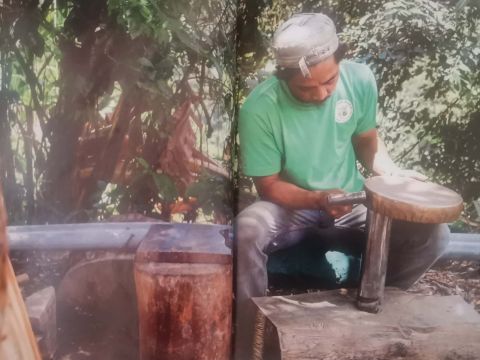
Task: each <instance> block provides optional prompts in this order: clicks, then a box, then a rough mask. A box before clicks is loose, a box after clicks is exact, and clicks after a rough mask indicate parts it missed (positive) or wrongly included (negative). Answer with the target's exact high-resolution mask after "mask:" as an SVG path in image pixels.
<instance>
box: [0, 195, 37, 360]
mask: <svg viewBox="0 0 480 360" xmlns="http://www.w3.org/2000/svg"><path fill="white" fill-rule="evenodd" d="M6 225H7V215H6V211H5V206H4V203H3V195H2V193H1V190H0V359H8V360H39V359H40V353H39V351H38V348H37V343H36V341H35V337H34V335H33V332H32V327H31V325H30V322H29V321H28V315H27V310H26V308H25V304H24V302H23V299H22V295H21V293H20V289H19V288H18V284H17V281H16V278H15V274H14V272H13V268H12V264H11V263H10V260H9V258H8V247H7V235H6Z"/></svg>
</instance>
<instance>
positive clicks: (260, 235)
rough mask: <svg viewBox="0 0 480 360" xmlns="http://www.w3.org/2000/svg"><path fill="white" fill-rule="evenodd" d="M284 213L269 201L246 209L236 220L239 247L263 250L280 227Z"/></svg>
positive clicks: (256, 203) (259, 202)
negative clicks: (269, 238) (270, 236)
mask: <svg viewBox="0 0 480 360" xmlns="http://www.w3.org/2000/svg"><path fill="white" fill-rule="evenodd" d="M282 211H284V210H283V209H281V208H280V207H279V206H278V205H276V204H273V203H271V202H268V201H258V202H255V203H254V204H252V205H250V206H249V207H247V208H245V209H244V210H243V211H242V212H241V213H240V214H238V216H237V217H236V219H235V225H234V226H235V236H236V240H237V246H238V247H240V248H243V247H251V246H253V245H257V246H259V248H261V249H262V250H263V248H264V247H265V246H266V245H267V243H266V241H268V239H267V238H268V237H269V235H271V234H272V233H274V232H275V230H276V229H275V228H276V227H278V223H279V221H280V220H279V218H280V217H281V216H282V214H281V213H282Z"/></svg>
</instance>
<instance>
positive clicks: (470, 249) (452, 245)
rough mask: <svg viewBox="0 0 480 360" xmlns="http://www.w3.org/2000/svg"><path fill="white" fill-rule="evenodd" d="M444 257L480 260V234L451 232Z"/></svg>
mask: <svg viewBox="0 0 480 360" xmlns="http://www.w3.org/2000/svg"><path fill="white" fill-rule="evenodd" d="M442 259H452V260H453V259H461V260H480V234H465V233H451V234H450V242H449V244H448V247H447V250H446V251H445V253H444V254H443V256H442Z"/></svg>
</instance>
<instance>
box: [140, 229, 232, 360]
mask: <svg viewBox="0 0 480 360" xmlns="http://www.w3.org/2000/svg"><path fill="white" fill-rule="evenodd" d="M219 230H220V227H218V226H208V225H192V224H176V225H170V226H168V225H157V226H154V227H152V229H151V230H150V232H149V233H148V234H147V236H146V239H145V240H144V241H143V242H142V244H141V245H140V247H139V249H138V251H137V254H136V258H135V285H136V289H137V301H138V313H139V322H140V359H141V360H156V359H164V360H227V359H230V341H231V339H230V338H231V325H232V323H231V321H232V320H231V316H232V256H231V254H230V249H228V248H227V247H226V246H225V239H224V238H223V236H222V235H221V233H220V231H219Z"/></svg>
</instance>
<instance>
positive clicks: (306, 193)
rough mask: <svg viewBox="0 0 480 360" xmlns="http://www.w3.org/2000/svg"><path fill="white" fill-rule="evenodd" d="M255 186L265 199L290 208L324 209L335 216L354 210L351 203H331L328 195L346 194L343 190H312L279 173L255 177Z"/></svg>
mask: <svg viewBox="0 0 480 360" xmlns="http://www.w3.org/2000/svg"><path fill="white" fill-rule="evenodd" d="M253 181H254V182H255V187H256V188H257V191H258V193H259V195H260V197H261V198H262V199H263V200H267V201H271V202H274V203H276V204H278V205H280V206H283V207H285V208H288V209H316V210H324V211H326V212H327V213H328V214H330V215H331V216H333V217H334V218H339V217H341V216H343V215H345V214H348V213H349V212H351V211H352V206H351V205H330V204H328V200H327V198H328V195H331V194H344V193H345V192H343V191H342V190H338V189H332V190H325V191H320V190H318V191H312V190H306V189H302V188H300V187H298V186H297V185H294V184H291V183H289V182H286V181H284V180H282V179H281V178H280V175H279V174H274V175H269V176H262V177H254V178H253Z"/></svg>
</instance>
